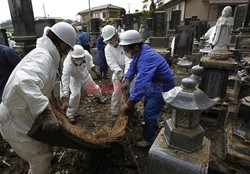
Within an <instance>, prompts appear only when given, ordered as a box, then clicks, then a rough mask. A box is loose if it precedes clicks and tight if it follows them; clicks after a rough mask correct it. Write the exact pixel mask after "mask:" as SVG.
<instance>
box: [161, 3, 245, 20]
mask: <svg viewBox="0 0 250 174" xmlns="http://www.w3.org/2000/svg"><path fill="white" fill-rule="evenodd" d="M247 3H248V0H171V1H168V2H167V3H165V4H164V5H163V6H161V7H160V8H158V9H157V11H158V10H165V11H166V13H167V22H169V21H170V20H171V11H173V10H181V21H184V19H185V18H187V17H191V16H197V17H198V19H200V20H206V21H216V20H217V19H218V18H219V17H220V16H221V12H222V10H223V8H224V7H225V6H227V5H230V6H231V7H232V8H233V11H234V9H235V7H236V6H237V5H240V4H247Z"/></svg>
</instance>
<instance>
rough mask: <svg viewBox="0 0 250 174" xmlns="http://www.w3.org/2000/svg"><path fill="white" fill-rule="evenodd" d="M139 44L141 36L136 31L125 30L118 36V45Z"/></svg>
mask: <svg viewBox="0 0 250 174" xmlns="http://www.w3.org/2000/svg"><path fill="white" fill-rule="evenodd" d="M140 42H141V36H140V34H139V32H138V31H136V30H127V31H125V32H123V33H121V35H120V43H119V44H120V45H131V44H134V43H140Z"/></svg>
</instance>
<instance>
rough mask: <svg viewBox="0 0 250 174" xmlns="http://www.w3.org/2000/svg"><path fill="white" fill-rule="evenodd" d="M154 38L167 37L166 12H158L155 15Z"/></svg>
mask: <svg viewBox="0 0 250 174" xmlns="http://www.w3.org/2000/svg"><path fill="white" fill-rule="evenodd" d="M153 16H154V18H153V29H154V30H153V36H155V37H165V36H166V26H165V22H164V21H165V11H156V12H155V13H154V14H153Z"/></svg>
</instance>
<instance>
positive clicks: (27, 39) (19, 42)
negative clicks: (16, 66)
mask: <svg viewBox="0 0 250 174" xmlns="http://www.w3.org/2000/svg"><path fill="white" fill-rule="evenodd" d="M11 38H12V39H13V40H14V41H15V42H16V45H15V46H14V49H15V51H16V52H17V53H18V54H19V55H21V57H24V56H25V55H26V54H28V53H29V52H30V51H31V50H33V49H34V48H35V47H36V39H37V37H36V36H35V35H33V36H31V35H29V36H12V37H11Z"/></svg>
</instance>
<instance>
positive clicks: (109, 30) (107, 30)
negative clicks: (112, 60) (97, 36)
mask: <svg viewBox="0 0 250 174" xmlns="http://www.w3.org/2000/svg"><path fill="white" fill-rule="evenodd" d="M115 33H116V29H115V27H114V26H112V25H106V26H105V27H103V29H102V37H103V42H106V41H107V40H109V39H111V38H112V37H113V36H114V35H115Z"/></svg>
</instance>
